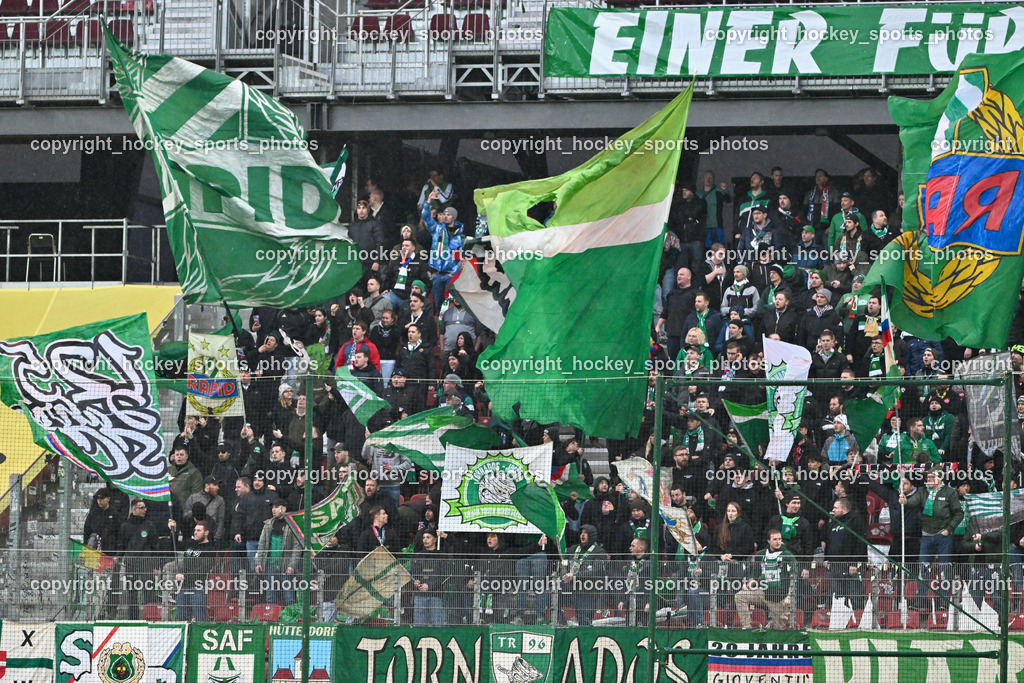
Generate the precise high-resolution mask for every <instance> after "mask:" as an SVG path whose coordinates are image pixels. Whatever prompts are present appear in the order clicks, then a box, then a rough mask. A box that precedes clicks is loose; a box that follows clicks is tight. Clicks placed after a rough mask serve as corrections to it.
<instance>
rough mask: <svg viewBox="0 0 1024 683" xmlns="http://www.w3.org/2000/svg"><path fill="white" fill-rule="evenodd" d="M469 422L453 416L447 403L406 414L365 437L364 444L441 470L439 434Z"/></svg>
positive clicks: (468, 419) (425, 467) (442, 463)
mask: <svg viewBox="0 0 1024 683" xmlns="http://www.w3.org/2000/svg"><path fill="white" fill-rule="evenodd" d="M471 424H474V423H473V420H472V419H471V418H468V417H462V416H459V415H454V414H453V413H452V408H451V407H450V406H444V407H441V408H434V409H432V410H424V411H423V412H420V413H416V414H415V415H410V416H409V417H407V418H405V419H402V420H399V421H398V422H396V423H394V424H393V425H390V426H388V427H385V428H384V429H381V430H379V431H376V432H374V433H372V434H370V436H368V437H367V439H366V445H368V446H377V447H380V448H383V449H385V450H388V451H391V452H392V453H400V454H402V455H405V456H406V457H408V458H409V459H410V460H412V461H413V462H414V463H416V464H417V465H419V466H420V467H422V468H423V469H425V470H431V471H434V472H441V471H442V470H444V450H445V446H444V444H443V443H441V438H440V437H441V435H442V434H444V433H445V432H447V431H449V430H451V429H464V428H466V427H468V426H470V425H471Z"/></svg>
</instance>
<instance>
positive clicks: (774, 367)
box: [762, 337, 839, 461]
mask: <svg viewBox="0 0 1024 683" xmlns="http://www.w3.org/2000/svg"><path fill="white" fill-rule="evenodd" d="M762 343H763V345H764V347H763V348H764V362H765V371H766V374H767V375H768V379H777V380H782V379H786V380H794V381H798V382H803V381H806V380H807V375H808V373H809V372H810V371H811V353H810V352H809V351H808V350H807V349H805V348H804V347H802V346H797V345H796V344H788V343H786V342H782V341H778V340H775V339H769V338H768V337H762ZM832 353H839V352H838V351H833V352H832ZM806 394H807V387H806V386H802V387H801V386H791V387H768V403H767V405H768V421H769V427H770V429H771V441H769V442H768V452H767V453H766V455H767V456H768V459H769V460H778V461H785V460H787V459H788V458H789V452H790V451H791V450H792V449H793V442H794V441H795V440H796V433H797V431H798V430H799V428H800V418H801V417H802V416H803V413H804V396H805V395H806Z"/></svg>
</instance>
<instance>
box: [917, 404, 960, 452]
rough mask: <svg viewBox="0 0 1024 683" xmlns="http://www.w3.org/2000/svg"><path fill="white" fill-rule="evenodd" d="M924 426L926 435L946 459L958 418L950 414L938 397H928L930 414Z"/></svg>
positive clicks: (925, 417)
mask: <svg viewBox="0 0 1024 683" xmlns="http://www.w3.org/2000/svg"><path fill="white" fill-rule="evenodd" d="M922 422H923V424H924V435H925V436H926V437H928V439H929V440H931V442H932V443H934V444H935V448H936V449H937V450H938V451H939V455H940V456H942V459H943V460H945V459H946V451H948V450H949V439H950V437H951V436H953V423H954V422H956V418H955V417H953V415H952V414H951V413H949V412H948V411H947V410H946V409H945V406H944V405H943V403H942V400H941V399H939V397H938V395H936V394H935V393H931V394H929V395H928V414H927V415H925V416H924V420H922Z"/></svg>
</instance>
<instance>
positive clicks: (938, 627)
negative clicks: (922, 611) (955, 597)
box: [925, 610, 949, 631]
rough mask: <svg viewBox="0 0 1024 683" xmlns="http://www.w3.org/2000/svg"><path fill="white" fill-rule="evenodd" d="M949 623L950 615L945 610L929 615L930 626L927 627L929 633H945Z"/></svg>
mask: <svg viewBox="0 0 1024 683" xmlns="http://www.w3.org/2000/svg"><path fill="white" fill-rule="evenodd" d="M948 623H949V613H948V612H946V611H945V610H943V611H939V612H932V613H931V614H929V615H928V624H927V625H926V626H925V628H927V629H928V630H929V631H945V630H946V626H947V625H948Z"/></svg>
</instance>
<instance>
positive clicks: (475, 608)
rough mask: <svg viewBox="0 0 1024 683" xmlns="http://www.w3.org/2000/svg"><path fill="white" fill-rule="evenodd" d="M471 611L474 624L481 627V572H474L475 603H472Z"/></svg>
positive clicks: (476, 570) (475, 570)
mask: <svg viewBox="0 0 1024 683" xmlns="http://www.w3.org/2000/svg"><path fill="white" fill-rule="evenodd" d="M469 609H470V610H471V611H472V614H473V624H474V625H475V626H479V625H480V570H479V569H474V570H473V602H472V603H470V605H469Z"/></svg>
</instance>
